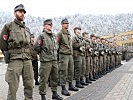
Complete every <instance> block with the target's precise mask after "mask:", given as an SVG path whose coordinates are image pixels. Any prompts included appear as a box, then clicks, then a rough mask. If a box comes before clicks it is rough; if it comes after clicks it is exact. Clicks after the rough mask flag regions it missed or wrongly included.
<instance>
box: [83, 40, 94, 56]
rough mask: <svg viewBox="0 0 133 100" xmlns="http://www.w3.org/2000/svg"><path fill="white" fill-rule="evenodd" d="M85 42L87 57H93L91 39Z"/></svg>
mask: <svg viewBox="0 0 133 100" xmlns="http://www.w3.org/2000/svg"><path fill="white" fill-rule="evenodd" d="M84 40H85V56H86V57H88V56H91V55H92V51H93V49H92V45H91V42H90V40H89V39H84Z"/></svg>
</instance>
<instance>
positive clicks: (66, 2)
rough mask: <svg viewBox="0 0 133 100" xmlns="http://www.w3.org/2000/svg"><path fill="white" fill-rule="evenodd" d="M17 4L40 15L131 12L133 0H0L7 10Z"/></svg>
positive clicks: (0, 6) (0, 3)
mask: <svg viewBox="0 0 133 100" xmlns="http://www.w3.org/2000/svg"><path fill="white" fill-rule="evenodd" d="M18 4H24V6H25V8H26V11H27V13H28V14H31V15H33V16H41V17H58V16H65V15H74V14H94V15H96V14H117V13H133V0H0V8H1V9H3V10H5V11H8V12H13V10H14V7H15V6H16V5H18Z"/></svg>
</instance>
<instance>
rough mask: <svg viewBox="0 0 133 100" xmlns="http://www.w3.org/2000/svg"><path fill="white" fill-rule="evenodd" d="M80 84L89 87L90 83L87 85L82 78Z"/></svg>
mask: <svg viewBox="0 0 133 100" xmlns="http://www.w3.org/2000/svg"><path fill="white" fill-rule="evenodd" d="M80 84H81V85H85V86H87V85H88V83H86V82H85V81H84V79H83V77H81V78H80Z"/></svg>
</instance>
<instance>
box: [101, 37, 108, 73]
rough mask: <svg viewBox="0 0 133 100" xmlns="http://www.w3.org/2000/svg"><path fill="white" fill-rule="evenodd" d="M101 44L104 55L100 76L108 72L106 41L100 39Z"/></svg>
mask: <svg viewBox="0 0 133 100" xmlns="http://www.w3.org/2000/svg"><path fill="white" fill-rule="evenodd" d="M101 42H102V44H103V49H104V55H103V67H102V72H101V74H102V75H104V74H106V71H107V72H108V71H109V64H110V62H109V61H110V60H109V48H108V44H107V43H108V42H107V43H106V40H105V39H104V38H101Z"/></svg>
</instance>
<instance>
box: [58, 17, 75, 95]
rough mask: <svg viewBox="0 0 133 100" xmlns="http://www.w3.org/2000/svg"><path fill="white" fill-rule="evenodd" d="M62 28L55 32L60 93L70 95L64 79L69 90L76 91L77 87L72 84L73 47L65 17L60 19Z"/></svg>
mask: <svg viewBox="0 0 133 100" xmlns="http://www.w3.org/2000/svg"><path fill="white" fill-rule="evenodd" d="M61 25H62V30H61V31H60V32H59V33H58V34H57V38H58V39H57V42H58V44H59V49H58V54H59V73H60V84H61V87H62V91H61V93H62V94H63V95H65V96H70V93H69V92H68V90H67V89H66V87H65V85H66V81H68V82H69V90H71V91H78V88H76V87H74V86H73V84H72V81H73V76H74V62H73V56H72V55H73V48H72V40H71V34H70V33H69V31H68V27H69V23H68V20H67V19H63V20H62V21H61Z"/></svg>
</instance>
